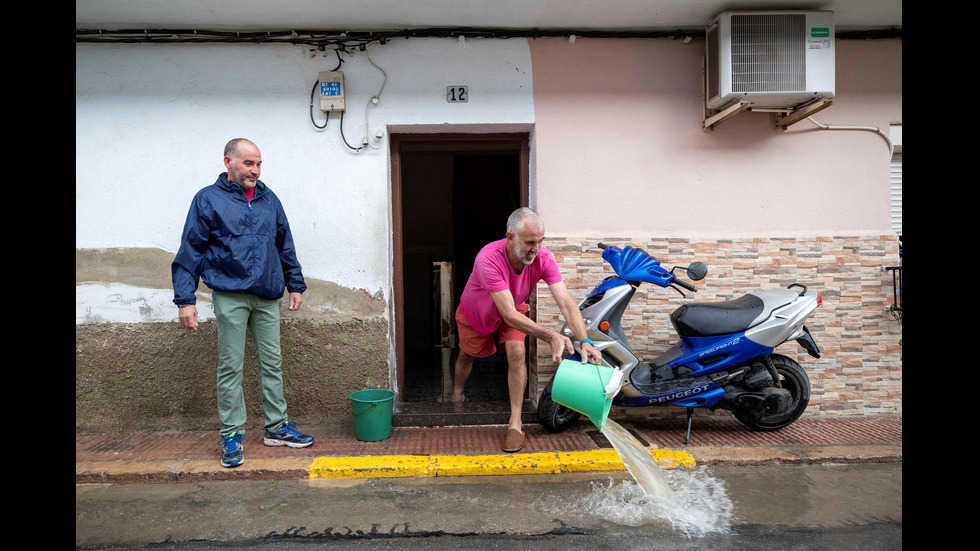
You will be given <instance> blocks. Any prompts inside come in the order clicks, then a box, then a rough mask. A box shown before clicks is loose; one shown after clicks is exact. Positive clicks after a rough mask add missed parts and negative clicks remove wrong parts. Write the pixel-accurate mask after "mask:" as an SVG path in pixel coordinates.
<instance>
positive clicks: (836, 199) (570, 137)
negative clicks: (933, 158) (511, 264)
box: [529, 38, 902, 238]
mask: <svg viewBox="0 0 980 551" xmlns="http://www.w3.org/2000/svg"><path fill="white" fill-rule="evenodd" d="M529 43H530V49H531V60H532V65H533V69H534V110H535V128H536V130H535V135H534V141H535V144H534V148H535V166H534V175H535V177H534V182H533V185H534V186H535V189H534V190H532V192H533V193H534V196H535V199H536V206H537V208H538V210H539V211H540V212H541V214H542V216H543V217H544V219H545V222H546V224H547V229H548V233H549V234H551V235H564V236H588V235H606V236H610V235H615V236H623V237H631V236H644V237H646V236H662V237H671V236H682V237H706V238H727V237H741V236H809V235H871V234H882V233H884V234H887V233H890V232H891V229H890V228H891V224H890V218H889V182H888V166H889V160H890V156H889V150H888V145H887V142H886V141H885V140H884V139H883V138H882V137H880V136H879V135H877V134H875V133H873V132H863V131H826V130H817V129H816V126H815V125H813V124H812V123H811V122H809V121H806V120H804V121H801V122H799V123H797V124H796V125H794V126H792V127H790V129H789V130H786V131H782V130H778V129H777V128H776V127H775V115H773V114H772V113H754V112H747V113H741V114H739V115H737V116H736V117H734V118H732V119H730V120H728V121H727V122H725V123H723V124H721V125H720V126H719V127H717V128H716V129H715V130H713V131H704V130H702V129H701V124H702V110H701V102H702V84H701V82H702V80H701V79H702V76H701V64H702V56H703V52H704V41H703V40H694V41H692V42H691V43H690V44H684V43H683V41H681V40H669V39H656V40H645V39H644V40H641V39H638V40H611V39H610V40H604V39H584V38H580V39H578V40H576V42H574V43H569V41H568V40H565V39H557V38H556V39H538V40H531V41H529ZM836 48H837V68H836V79H837V82H836V86H837V90H836V94H837V95H836V97H835V99H834V104H833V105H832V106H831V107H830V108H828V109H825V110H823V111H821V112H819V113H817V114H816V115H814V118H815V119H816V120H817V121H819V122H821V123H823V124H827V125H848V126H871V127H880V128H881V129H882V130H883V131H885V132H886V133H887V132H888V127H889V124H891V123H900V122H901V120H902V80H901V78H902V42H901V40H860V41H856V40H838V41H836ZM596 197H599V198H601V202H600V201H595V200H593V199H594V198H596Z"/></svg>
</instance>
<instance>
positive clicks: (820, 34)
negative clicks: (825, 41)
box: [810, 27, 830, 38]
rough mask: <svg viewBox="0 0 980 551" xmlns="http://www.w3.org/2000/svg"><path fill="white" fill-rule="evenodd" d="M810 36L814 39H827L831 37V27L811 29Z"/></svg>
mask: <svg viewBox="0 0 980 551" xmlns="http://www.w3.org/2000/svg"><path fill="white" fill-rule="evenodd" d="M810 36H811V37H813V38H827V37H829V36H830V27H813V28H811V29H810Z"/></svg>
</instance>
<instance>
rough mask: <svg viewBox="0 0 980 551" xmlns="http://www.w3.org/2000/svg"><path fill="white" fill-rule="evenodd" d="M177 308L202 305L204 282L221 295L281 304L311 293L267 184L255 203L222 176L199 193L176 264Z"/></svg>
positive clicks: (258, 190) (286, 224)
mask: <svg viewBox="0 0 980 551" xmlns="http://www.w3.org/2000/svg"><path fill="white" fill-rule="evenodd" d="M171 272H172V276H173V285H174V304H177V305H178V306H180V305H185V304H195V303H196V302H197V300H196V297H195V296H194V292H195V291H196V290H197V284H198V278H200V279H201V280H203V281H204V284H205V285H207V286H208V287H210V288H212V289H214V290H217V291H226V292H247V293H252V294H254V295H258V296H260V297H262V298H265V299H270V300H272V299H280V298H282V296H283V288H285V289H288V290H289V292H290V293H302V292H303V291H305V290H306V282H305V281H304V279H303V272H302V269H301V267H300V265H299V261H298V260H297V258H296V250H295V248H294V247H293V236H292V234H291V233H290V231H289V222H288V221H287V220H286V212H285V211H284V210H283V208H282V203H280V202H279V198H278V197H276V195H275V194H274V193H272V191H271V190H270V189H269V188H268V187H267V186H266V185H265V184H264V183H262V182H261V181H259V182H258V183H257V184H256V185H255V195H254V196H253V197H252V201H251V203H249V201H248V200H247V199H246V198H245V193H244V192H243V191H242V188H240V187H239V186H238V184H236V183H234V182H231V181H229V180H228V173H227V172H222V173H221V175H220V176H218V180H217V181H216V182H215V183H214V184H213V185H210V186H208V187H206V188H204V189H202V190H201V191H199V192H198V193H197V195H195V196H194V201H193V202H192V203H191V207H190V210H189V211H188V213H187V221H186V222H185V223H184V231H183V234H182V236H181V241H180V249H179V250H178V251H177V256H176V257H175V258H174V262H173V264H172V265H171Z"/></svg>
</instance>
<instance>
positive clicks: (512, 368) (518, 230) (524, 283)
mask: <svg viewBox="0 0 980 551" xmlns="http://www.w3.org/2000/svg"><path fill="white" fill-rule="evenodd" d="M542 241H544V222H542V221H541V218H540V217H538V215H537V213H535V212H534V211H533V210H531V209H529V208H527V207H523V208H519V209H517V210H516V211H514V212H513V213H512V214H511V215H510V217H509V218H508V219H507V234H506V239H501V240H499V241H494V242H493V243H490V244H489V245H487V246H485V247H483V249H482V250H481V251H480V253H479V254H478V255H477V256H476V261H475V262H474V263H473V272H472V274H470V278H469V280H468V281H467V282H466V287H465V288H464V289H463V296H462V297H461V298H460V303H459V307H458V308H457V309H456V325H457V328H458V333H459V356H458V357H457V359H456V374H455V377H454V381H453V383H454V388H453V401H454V402H461V401H463V400H464V399H465V397H464V395H463V388H464V387H465V385H466V380H467V379H468V378H469V376H470V371H471V370H472V369H473V360H474V359H475V358H485V357H487V356H490V355H492V354H493V353H494V352H496V351H497V345H496V342H495V341H494V335H496V336H497V341H498V342H500V343H501V344H502V345H503V346H504V349H505V350H506V352H507V365H508V371H507V386H508V393H509V397H510V422H509V425H508V428H507V435H506V437H505V438H504V443H503V450H504V451H506V452H516V451H518V450H520V449H521V448H523V447H524V432H523V430H522V426H521V406H522V405H523V403H524V387H525V386H526V385H527V367H526V365H525V363H524V354H525V346H524V338H525V336H526V335H531V336H532V337H535V338H538V339H541V340H543V341H545V342H547V343H548V344H549V346H550V347H551V359H552V361H553V362H554V363H555V364H556V365H557V364H558V363H559V362H560V361H561V357H562V353H563V352H564V351H565V350H568V351H569V352H571V351H572V350H573V348H572V341H571V339H569V338H568V337H566V336H563V335H561V334H559V333H558V332H556V331H552V330H551V329H547V328H545V327H542V326H541V325H538V324H537V323H535V322H533V321H531V320H530V319H529V318H528V317H527V315H526V314H527V311H528V305H527V304H526V302H525V301H527V299H528V297H529V296H530V294H531V291H532V290H533V289H534V288H535V286H536V285H537V283H538V281H542V280H543V281H544V282H545V283H546V284H547V285H548V289H549V290H551V295H552V296H553V297H554V298H555V302H557V303H558V309H559V310H560V311H561V314H562V316H563V317H564V318H565V321H567V322H568V326H569V328H571V330H572V332H573V333H574V334H575V337H576V338H577V339H579V340H581V339H586V337H587V336H588V335H587V333H586V330H585V323H584V322H583V321H582V315H581V313H580V312H579V310H578V304H577V303H576V302H575V299H573V298H572V296H571V295H570V294H569V293H568V289H566V288H565V283H564V282H563V281H562V277H561V272H560V271H559V269H558V263H557V262H556V261H555V258H554V257H553V256H552V255H551V251H549V250H548V249H547V248H545V247H543V246H542V245H541V243H542ZM586 361H588V362H589V363H594V364H600V363H601V361H602V356H601V354H600V353H599V351H598V350H596V349H595V348H594V347H593V346H592V343H591V341H588V340H586V341H585V342H583V343H582V363H585V362H586Z"/></svg>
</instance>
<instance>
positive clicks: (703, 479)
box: [567, 419, 734, 537]
mask: <svg viewBox="0 0 980 551" xmlns="http://www.w3.org/2000/svg"><path fill="white" fill-rule="evenodd" d="M602 434H603V435H605V436H606V438H607V439H609V442H610V443H611V444H612V445H613V448H615V449H616V452H617V453H618V454H619V456H620V457H621V458H622V460H623V463H624V464H625V465H626V469H627V470H628V471H629V473H630V474H631V475H632V476H633V479H634V480H635V483H634V482H630V481H628V480H627V481H623V483H622V484H620V485H619V486H616V485H614V482H613V480H612V479H611V478H610V480H609V483H608V485H603V484H593V487H592V491H591V492H590V493H589V494H588V495H587V496H586V497H585V498H584V499H583V501H582V502H580V503H572V504H567V507H568V511H569V512H571V511H573V510H575V511H578V512H582V511H588V512H589V513H590V514H592V515H596V516H598V517H599V518H602V519H604V520H606V521H609V522H613V523H616V524H620V525H626V526H640V525H644V524H651V523H657V522H667V523H669V524H670V525H671V527H672V528H673V529H675V530H678V531H680V532H682V533H683V534H685V535H687V536H688V537H697V536H704V535H707V534H711V533H724V532H728V531H729V530H730V528H731V524H732V521H733V515H732V510H733V508H734V506H733V504H732V501H731V499H730V498H729V497H728V495H727V493H726V491H725V484H724V482H723V481H721V480H719V479H717V478H714V477H713V476H711V475H710V474H709V473H708V472H707V471H706V470H705V469H703V468H697V469H672V470H670V471H669V472H665V471H664V470H663V469H661V468H660V465H658V464H657V461H656V460H655V459H654V458H653V456H652V455H651V454H650V450H648V449H647V448H646V447H645V446H644V445H643V444H641V443H640V442H639V441H638V440H637V439H636V438H635V437H633V435H632V434H630V433H629V431H627V430H626V429H624V428H623V427H622V426H620V425H619V424H617V423H616V422H614V421H612V420H610V419H606V420H605V421H604V422H603V426H602Z"/></svg>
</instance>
